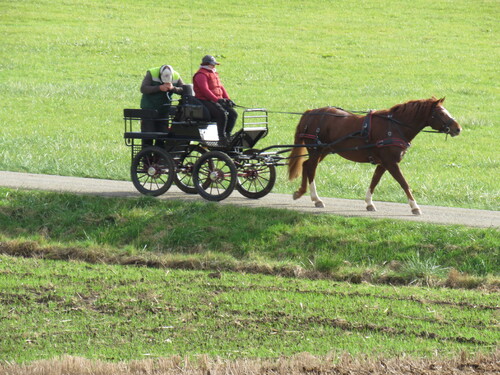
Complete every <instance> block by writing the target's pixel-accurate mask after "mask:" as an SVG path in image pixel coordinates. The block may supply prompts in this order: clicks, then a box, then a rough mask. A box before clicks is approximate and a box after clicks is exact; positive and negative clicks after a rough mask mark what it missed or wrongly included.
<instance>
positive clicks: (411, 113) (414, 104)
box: [387, 97, 444, 118]
mask: <svg viewBox="0 0 500 375" xmlns="http://www.w3.org/2000/svg"><path fill="white" fill-rule="evenodd" d="M443 100H444V98H443V99H436V98H435V97H432V98H430V99H420V100H410V101H407V102H406V103H401V104H396V105H395V106H393V107H392V108H390V109H389V110H388V111H387V112H388V113H391V114H392V115H393V116H396V117H400V118H401V117H404V118H418V117H423V118H427V117H429V116H431V113H432V110H433V109H434V107H435V106H436V105H437V104H440V103H442V102H443Z"/></svg>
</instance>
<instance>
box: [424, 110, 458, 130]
mask: <svg viewBox="0 0 500 375" xmlns="http://www.w3.org/2000/svg"><path fill="white" fill-rule="evenodd" d="M437 109H438V107H437V106H436V107H435V108H434V109H433V110H432V113H431V120H434V119H438V120H439V121H440V122H441V128H440V129H439V130H435V131H429V130H427V131H425V130H424V131H425V132H427V133H445V134H450V130H451V129H450V125H451V124H452V123H454V122H455V119H454V118H453V117H451V116H449V117H448V119H447V120H445V119H443V116H439V115H438V114H437V112H438V111H437ZM439 112H441V111H439ZM428 125H429V126H430V127H431V128H432V125H430V124H428ZM433 129H434V128H433Z"/></svg>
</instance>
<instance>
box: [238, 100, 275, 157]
mask: <svg viewBox="0 0 500 375" xmlns="http://www.w3.org/2000/svg"><path fill="white" fill-rule="evenodd" d="M268 124H269V116H268V112H267V109H265V108H247V109H245V110H244V111H243V115H242V128H241V132H240V137H241V142H240V146H241V147H243V148H252V147H254V146H255V144H256V143H257V142H258V141H259V140H261V139H262V138H264V137H265V136H266V135H267V133H268V130H269V129H268Z"/></svg>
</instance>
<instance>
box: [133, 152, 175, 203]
mask: <svg viewBox="0 0 500 375" xmlns="http://www.w3.org/2000/svg"><path fill="white" fill-rule="evenodd" d="M130 174H131V177H132V183H133V184H134V186H135V188H136V189H137V190H138V191H139V192H140V193H142V194H144V195H152V196H155V197H156V196H158V195H161V194H163V193H165V192H166V191H167V190H168V189H169V188H170V186H172V182H173V180H174V161H173V160H172V157H171V156H170V155H169V154H168V153H167V152H166V151H165V150H163V149H161V148H159V147H155V146H151V147H146V148H144V149H143V150H141V151H140V152H138V153H137V155H136V156H135V157H134V158H133V159H132V166H131V168H130Z"/></svg>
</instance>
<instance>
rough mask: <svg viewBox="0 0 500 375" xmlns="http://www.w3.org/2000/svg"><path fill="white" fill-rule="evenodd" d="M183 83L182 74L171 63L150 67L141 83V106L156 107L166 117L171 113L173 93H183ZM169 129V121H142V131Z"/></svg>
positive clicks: (161, 116) (160, 115) (143, 107)
mask: <svg viewBox="0 0 500 375" xmlns="http://www.w3.org/2000/svg"><path fill="white" fill-rule="evenodd" d="M183 85H184V82H183V81H182V78H181V76H180V74H179V73H178V72H176V71H175V70H174V69H173V68H172V67H171V66H170V65H162V66H160V67H157V68H151V69H148V71H147V72H146V75H145V76H144V79H143V80H142V84H141V93H142V98H141V108H142V109H155V110H157V111H158V114H159V118H166V117H167V116H168V115H169V110H170V104H171V102H172V94H178V95H182V91H183V90H182V86H183ZM167 129H168V121H158V120H157V121H148V120H142V121H141V131H144V132H166V131H167ZM151 143H152V142H148V141H146V142H144V144H151ZM157 146H158V144H157Z"/></svg>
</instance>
